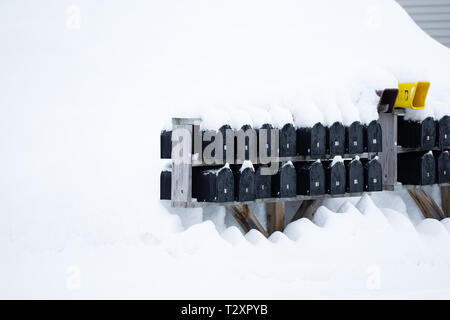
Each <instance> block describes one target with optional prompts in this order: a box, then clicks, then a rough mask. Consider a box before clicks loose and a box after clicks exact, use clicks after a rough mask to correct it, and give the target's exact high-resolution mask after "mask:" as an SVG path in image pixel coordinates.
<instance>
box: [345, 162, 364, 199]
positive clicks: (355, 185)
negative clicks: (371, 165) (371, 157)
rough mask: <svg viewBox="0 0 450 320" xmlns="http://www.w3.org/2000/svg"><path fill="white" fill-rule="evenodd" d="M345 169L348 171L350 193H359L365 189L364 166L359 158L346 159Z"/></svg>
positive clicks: (347, 185) (348, 189)
mask: <svg viewBox="0 0 450 320" xmlns="http://www.w3.org/2000/svg"><path fill="white" fill-rule="evenodd" d="M345 170H346V173H347V184H346V189H347V192H348V193H358V192H363V191H364V168H363V165H362V163H361V161H360V160H359V158H358V157H357V158H355V159H353V160H347V161H345Z"/></svg>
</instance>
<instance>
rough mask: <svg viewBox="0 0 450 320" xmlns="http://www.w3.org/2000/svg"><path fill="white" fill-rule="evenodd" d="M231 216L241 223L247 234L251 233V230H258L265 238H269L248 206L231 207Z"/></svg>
mask: <svg viewBox="0 0 450 320" xmlns="http://www.w3.org/2000/svg"><path fill="white" fill-rule="evenodd" d="M230 211H231V214H232V215H233V217H234V218H235V219H236V221H237V222H238V223H239V225H240V226H241V227H242V229H244V231H245V232H249V231H250V230H251V229H256V230H258V231H259V232H261V233H262V234H263V235H264V236H265V237H269V235H268V234H267V231H266V230H265V229H264V227H263V226H262V225H261V223H259V221H258V219H257V218H256V217H255V215H254V214H253V212H251V211H250V209H249V208H248V205H246V204H243V205H237V206H231V207H230Z"/></svg>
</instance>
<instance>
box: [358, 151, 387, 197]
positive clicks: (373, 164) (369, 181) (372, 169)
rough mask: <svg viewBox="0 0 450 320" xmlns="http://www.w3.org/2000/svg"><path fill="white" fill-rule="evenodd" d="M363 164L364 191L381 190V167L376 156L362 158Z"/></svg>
mask: <svg viewBox="0 0 450 320" xmlns="http://www.w3.org/2000/svg"><path fill="white" fill-rule="evenodd" d="M363 165H364V191H368V192H374V191H383V169H382V167H381V164H380V162H379V161H378V157H375V158H373V159H371V160H363Z"/></svg>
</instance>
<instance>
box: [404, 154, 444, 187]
mask: <svg viewBox="0 0 450 320" xmlns="http://www.w3.org/2000/svg"><path fill="white" fill-rule="evenodd" d="M397 174H398V181H400V182H401V183H403V184H406V185H429V184H433V183H435V181H436V162H435V159H434V156H433V152H431V151H429V152H427V153H423V152H410V153H401V154H399V155H398V167H397Z"/></svg>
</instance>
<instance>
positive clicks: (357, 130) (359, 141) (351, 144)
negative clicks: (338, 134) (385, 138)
mask: <svg viewBox="0 0 450 320" xmlns="http://www.w3.org/2000/svg"><path fill="white" fill-rule="evenodd" d="M363 137H364V130H363V126H362V125H361V122H359V121H355V122H353V123H352V124H351V125H350V126H348V127H346V128H345V150H346V152H347V153H350V154H359V153H363V152H364V143H363Z"/></svg>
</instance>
